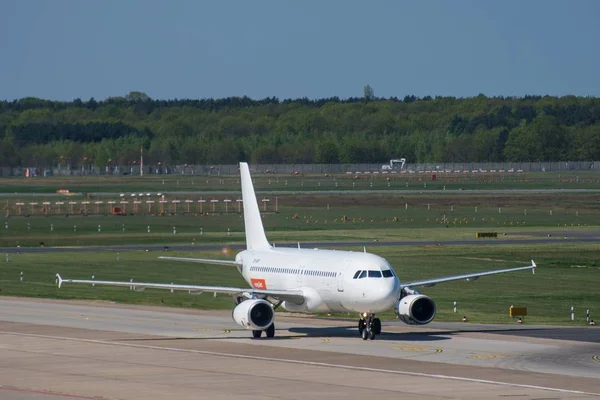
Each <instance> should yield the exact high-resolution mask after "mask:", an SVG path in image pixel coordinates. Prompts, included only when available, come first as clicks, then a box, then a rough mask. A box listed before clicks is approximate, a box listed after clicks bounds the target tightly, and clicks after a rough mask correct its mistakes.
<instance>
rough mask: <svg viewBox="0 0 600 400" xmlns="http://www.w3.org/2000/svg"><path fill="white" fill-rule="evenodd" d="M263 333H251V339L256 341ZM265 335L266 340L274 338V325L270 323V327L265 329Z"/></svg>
mask: <svg viewBox="0 0 600 400" xmlns="http://www.w3.org/2000/svg"><path fill="white" fill-rule="evenodd" d="M262 333H263V331H260V330H258V331H252V337H253V338H254V339H258V338H260V336H261V335H262ZM265 335H266V336H267V337H268V338H272V337H275V323H272V324H271V325H269V327H268V328H267V329H265Z"/></svg>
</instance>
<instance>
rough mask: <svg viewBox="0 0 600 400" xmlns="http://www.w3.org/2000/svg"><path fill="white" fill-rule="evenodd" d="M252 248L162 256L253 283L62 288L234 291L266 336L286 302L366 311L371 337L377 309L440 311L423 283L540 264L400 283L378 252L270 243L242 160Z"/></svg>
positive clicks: (415, 315) (236, 313)
mask: <svg viewBox="0 0 600 400" xmlns="http://www.w3.org/2000/svg"><path fill="white" fill-rule="evenodd" d="M240 172H241V185H242V201H243V205H244V224H245V230H246V247H247V249H246V250H243V251H241V252H240V253H238V254H237V255H236V257H235V261H228V260H211V259H201V258H182V257H159V258H161V259H167V260H178V261H192V262H198V263H208V264H217V265H226V266H232V267H236V268H237V270H238V271H239V272H240V273H241V274H242V276H243V277H244V279H245V280H246V282H248V284H249V285H250V286H251V287H245V288H237V287H223V286H202V285H181V284H168V283H142V282H118V281H97V280H80V279H63V278H62V277H61V276H60V275H59V274H56V277H57V281H58V287H59V288H60V287H61V286H62V284H63V283H81V284H94V285H109V286H123V287H129V288H130V289H133V290H137V291H141V290H144V289H146V288H152V289H169V290H183V291H187V292H189V293H190V294H199V293H202V292H213V293H215V294H216V293H226V294H229V295H232V296H233V298H234V302H235V308H234V309H233V315H232V316H233V320H234V321H235V322H236V323H237V324H239V325H241V326H242V327H244V328H246V329H249V330H252V335H253V337H255V338H259V337H260V336H261V335H262V332H263V331H264V332H265V333H266V336H267V337H273V336H275V324H274V319H275V310H276V309H277V308H278V307H279V306H281V307H283V308H284V309H286V310H288V311H291V312H309V313H310V312H352V313H357V314H359V316H360V318H359V321H358V331H359V333H360V335H361V337H362V339H363V340H367V339H371V340H372V339H374V338H375V336H376V335H378V334H380V333H381V321H380V320H379V318H375V315H376V314H377V313H381V312H384V311H387V310H390V309H392V308H393V309H394V310H395V312H396V314H397V315H398V317H399V318H400V319H401V320H402V321H403V322H405V323H407V324H418V325H423V324H428V323H429V322H431V321H432V320H433V318H434V317H435V314H436V306H435V303H434V302H433V300H432V299H431V298H429V297H428V296H426V295H424V294H421V293H419V292H418V291H417V290H415V289H414V288H415V287H418V286H434V285H436V284H438V283H442V282H449V281H456V280H462V279H466V280H475V279H478V278H479V277H482V276H486V275H494V274H501V273H505V272H514V271H521V270H532V271H533V272H534V273H535V267H536V265H535V263H534V262H533V260H531V265H528V266H524V267H515V268H508V269H500V270H494V271H486V272H478V273H471V274H463V275H455V276H448V277H443V278H435V279H425V280H419V281H414V282H406V283H402V282H400V279H398V276H397V275H396V273H395V272H394V270H393V268H392V267H391V265H390V264H389V263H388V262H387V261H386V260H385V259H384V258H382V257H380V256H377V255H375V254H370V253H367V252H366V251H365V252H354V251H339V250H323V249H301V248H300V246H299V245H298V248H287V247H283V248H282V247H274V246H271V245H270V244H269V242H268V241H267V237H266V235H265V231H264V228H263V223H262V219H261V215H260V211H259V208H258V203H257V201H256V195H255V193H254V186H253V184H252V179H251V177H250V170H249V168H248V164H247V163H240Z"/></svg>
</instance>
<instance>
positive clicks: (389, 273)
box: [382, 269, 394, 278]
mask: <svg viewBox="0 0 600 400" xmlns="http://www.w3.org/2000/svg"><path fill="white" fill-rule="evenodd" d="M382 272H383V277H384V278H391V277H392V276H394V274H392V270H391V269H384V270H383V271H382Z"/></svg>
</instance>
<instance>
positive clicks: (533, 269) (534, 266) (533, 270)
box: [531, 259, 537, 275]
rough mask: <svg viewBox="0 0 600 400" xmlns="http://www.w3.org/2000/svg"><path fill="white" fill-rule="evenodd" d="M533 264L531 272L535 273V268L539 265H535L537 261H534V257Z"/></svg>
mask: <svg viewBox="0 0 600 400" xmlns="http://www.w3.org/2000/svg"><path fill="white" fill-rule="evenodd" d="M531 266H532V267H533V268H531V272H532V273H533V274H534V275H535V268H536V267H537V265H535V262H533V259H532V260H531Z"/></svg>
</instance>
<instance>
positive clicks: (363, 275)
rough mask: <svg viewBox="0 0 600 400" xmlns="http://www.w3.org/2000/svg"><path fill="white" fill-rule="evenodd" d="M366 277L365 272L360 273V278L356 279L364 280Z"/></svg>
mask: <svg viewBox="0 0 600 400" xmlns="http://www.w3.org/2000/svg"><path fill="white" fill-rule="evenodd" d="M366 277H367V271H362V272H361V273H360V276H359V277H358V279H362V278H366Z"/></svg>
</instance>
